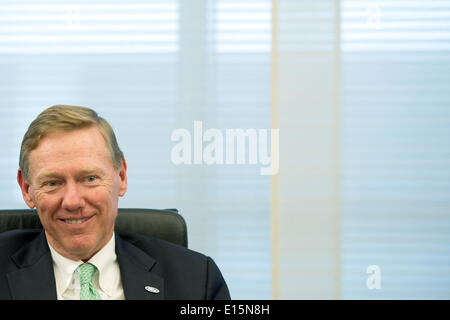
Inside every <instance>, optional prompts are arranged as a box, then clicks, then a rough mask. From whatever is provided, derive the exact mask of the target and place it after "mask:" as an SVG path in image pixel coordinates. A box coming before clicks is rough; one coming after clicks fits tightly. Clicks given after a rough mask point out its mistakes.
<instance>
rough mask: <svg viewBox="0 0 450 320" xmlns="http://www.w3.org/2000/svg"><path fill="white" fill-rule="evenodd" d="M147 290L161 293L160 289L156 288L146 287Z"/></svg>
mask: <svg viewBox="0 0 450 320" xmlns="http://www.w3.org/2000/svg"><path fill="white" fill-rule="evenodd" d="M145 290H147V291H148V292H151V293H159V289H158V288H155V287H150V286H145Z"/></svg>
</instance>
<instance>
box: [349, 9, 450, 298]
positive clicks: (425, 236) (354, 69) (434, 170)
mask: <svg viewBox="0 0 450 320" xmlns="http://www.w3.org/2000/svg"><path fill="white" fill-rule="evenodd" d="M341 4H342V7H341V15H342V20H341V27H342V34H341V35H342V42H341V44H342V114H341V121H342V125H341V128H342V130H341V134H342V203H343V205H342V216H343V221H342V289H341V290H342V291H341V292H342V298H350V299H355V298H356V299H448V298H450V277H449V274H450V214H449V212H450V193H449V190H450V179H449V178H450V153H449V150H450V148H449V147H450V109H449V103H450V94H449V90H448V88H449V87H450V76H449V74H448V72H444V71H443V70H447V69H448V68H449V67H450V51H449V49H450V48H449V43H450V42H449V37H450V24H449V15H450V1H342V3H341ZM371 265H376V266H378V267H379V270H380V285H381V287H380V289H369V288H368V287H367V285H366V281H367V279H368V277H369V276H370V275H371V274H370V272H369V273H367V272H366V271H367V268H368V266H371ZM369 287H370V286H369Z"/></svg>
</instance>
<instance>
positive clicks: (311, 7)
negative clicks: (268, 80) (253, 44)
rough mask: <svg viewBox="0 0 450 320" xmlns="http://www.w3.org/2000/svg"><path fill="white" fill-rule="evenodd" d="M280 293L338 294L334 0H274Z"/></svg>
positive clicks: (325, 296)
mask: <svg viewBox="0 0 450 320" xmlns="http://www.w3.org/2000/svg"><path fill="white" fill-rule="evenodd" d="M278 3H279V6H278V29H279V36H278V38H279V41H278V55H277V56H278V61H277V65H278V68H277V70H276V72H277V78H278V84H277V85H278V96H279V99H278V101H277V102H276V103H277V104H278V106H277V107H278V110H279V115H278V116H279V126H280V173H279V191H278V203H279V208H278V210H279V212H278V216H279V222H278V224H279V230H278V234H279V240H278V241H279V247H278V248H277V249H278V250H279V254H278V256H279V259H278V261H276V263H277V264H278V277H277V278H279V284H278V287H279V293H278V294H277V297H278V298H280V299H336V298H338V294H339V262H340V259H339V253H340V251H339V246H340V243H339V231H340V230H339V218H340V217H339V193H340V190H339V180H338V179H339V176H338V172H339V162H338V159H339V148H338V142H339V136H338V132H339V129H338V120H339V113H338V112H339V108H338V106H339V92H338V86H339V61H338V59H337V57H338V55H337V52H338V50H339V46H338V44H337V37H338V34H337V30H336V28H335V27H336V21H337V19H338V15H337V13H338V7H337V6H336V2H335V1H334V0H327V1H306V0H303V1H299V0H281V1H279V2H278Z"/></svg>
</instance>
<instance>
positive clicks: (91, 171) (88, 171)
mask: <svg viewBox="0 0 450 320" xmlns="http://www.w3.org/2000/svg"><path fill="white" fill-rule="evenodd" d="M94 173H98V174H104V173H105V172H104V171H103V170H102V169H101V168H98V167H93V168H86V169H81V170H80V175H88V174H94Z"/></svg>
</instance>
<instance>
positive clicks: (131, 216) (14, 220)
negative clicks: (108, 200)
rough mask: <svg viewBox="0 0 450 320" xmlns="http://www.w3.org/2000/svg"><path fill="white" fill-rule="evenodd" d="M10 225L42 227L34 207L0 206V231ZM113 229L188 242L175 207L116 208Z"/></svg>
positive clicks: (26, 227)
mask: <svg viewBox="0 0 450 320" xmlns="http://www.w3.org/2000/svg"><path fill="white" fill-rule="evenodd" d="M13 229H42V224H41V222H40V220H39V216H38V215H37V213H36V210H27V209H8V210H0V233H2V232H6V231H9V230H13ZM115 229H116V230H123V231H129V232H135V233H139V234H142V235H148V236H152V237H155V238H159V239H162V240H166V241H170V242H172V243H175V244H177V245H181V246H184V247H186V248H187V246H188V238H187V227H186V222H185V220H184V219H183V217H182V216H181V215H180V214H179V213H178V210H177V209H164V210H159V209H131V208H119V214H118V216H117V219H116V223H115Z"/></svg>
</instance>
